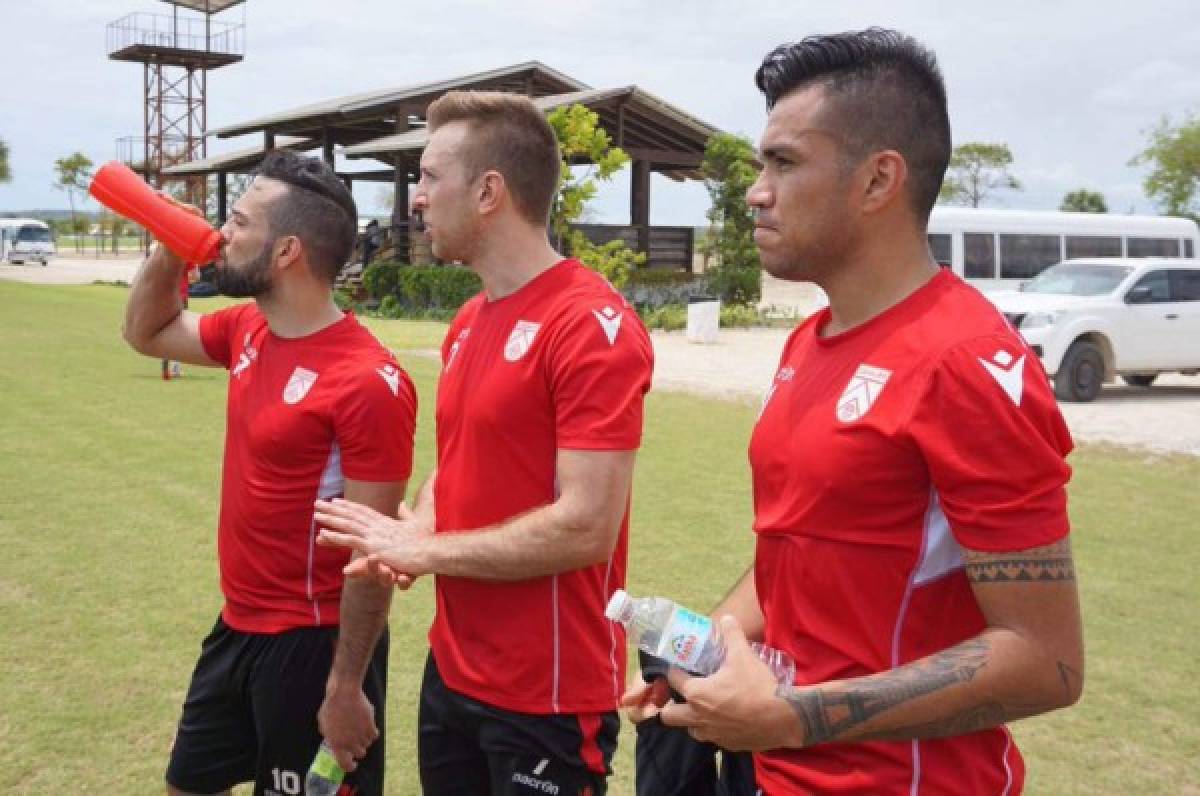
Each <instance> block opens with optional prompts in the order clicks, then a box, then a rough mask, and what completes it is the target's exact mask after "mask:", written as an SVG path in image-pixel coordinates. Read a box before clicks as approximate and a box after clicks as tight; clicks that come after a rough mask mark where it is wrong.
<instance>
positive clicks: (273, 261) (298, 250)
mask: <svg viewBox="0 0 1200 796" xmlns="http://www.w3.org/2000/svg"><path fill="white" fill-rule="evenodd" d="M356 215H357V214H356V210H355V206H354V199H353V197H351V195H350V192H349V191H348V190H347V189H346V187H345V186H344V185H343V184H342V182H341V180H339V179H338V177H337V175H335V174H334V173H333V171H332V170H331V169H330V168H329V167H328V166H326V165H325V164H323V163H322V162H321V161H319V160H315V159H312V158H305V157H302V156H300V155H296V154H294V153H292V152H287V151H279V152H274V153H272V154H270V155H268V157H267V158H266V159H265V160H264V161H263V164H262V166H261V167H260V169H259V170H258V173H257V176H256V177H255V179H254V182H253V183H251V185H250V187H249V189H248V190H247V191H246V193H245V194H244V195H243V196H242V197H241V198H240V199H239V200H238V201H237V203H236V204H235V205H234V206H233V214H232V216H231V218H230V219H229V222H228V223H227V224H226V225H225V226H224V227H223V228H222V230H221V236H222V238H223V243H224V245H223V254H222V256H221V257H220V258H219V260H218V262H217V271H216V277H217V285H218V287H219V288H220V289H221V291H222V292H224V293H225V294H226V295H231V296H242V297H248V298H253V299H254V301H252V302H249V303H245V304H240V305H238V306H235V307H231V308H229V309H225V310H221V311H218V312H214V313H211V314H208V315H196V314H193V313H190V312H186V311H184V310H183V309H182V306H181V302H180V299H179V295H178V292H177V285H178V284H179V280H180V275H181V274H182V272H183V268H184V263H183V262H182V261H181V260H180V259H179V258H178V257H176V256H175V255H173V254H171V253H170V252H169V251H168V250H167V249H166V248H165V247H164V246H161V245H159V246H157V247H156V248H155V250H154V251H153V252H152V253H151V254H150V256H149V257H148V258H147V260H146V262H145V263H144V264H143V266H142V268H141V270H140V271H139V273H138V276H137V278H136V279H135V281H134V285H133V289H132V291H131V293H130V297H129V304H128V307H127V309H126V315H125V338H126V340H128V342H129V344H130V345H131V346H133V347H134V348H135V349H136V350H137V351H139V352H140V353H142V354H145V355H147V356H152V357H165V358H170V359H173V360H178V361H182V362H188V363H191V364H195V365H207V366H212V367H224V368H226V369H228V370H229V395H228V409H227V415H226V417H227V427H226V436H225V459H224V466H223V472H222V483H221V511H220V520H219V527H218V533H217V548H218V554H219V560H220V572H221V590H222V592H223V593H224V597H225V602H224V607H223V608H222V610H221V615H220V617H219V618H218V619H217V622H216V625H215V626H214V627H213V629H212V632H211V633H210V634H209V636H208V637H207V638H206V639H205V641H204V643H203V646H202V649H201V653H200V658H199V660H198V661H197V663H196V668H195V672H194V674H193V676H192V681H191V685H190V687H189V688H188V693H187V698H186V701H185V702H184V706H183V716H182V718H181V719H180V722H179V729H178V732H177V734H176V737H175V745H174V748H173V750H172V752H171V759H170V764H169V766H168V768H167V773H166V780H167V792H168V793H169V794H173V795H177V794H215V793H228V792H229V789H230V788H231V787H232V786H233V785H235V784H237V783H241V782H247V781H253V782H254V783H255V790H254V792H255V794H263V793H267V792H271V793H298V792H299V783H300V782H302V781H303V778H304V772H305V770H306V769H307V768H308V765H309V763H310V761H311V760H312V758H313V755H314V754H315V753H316V751H317V748H318V745H319V743H320V741H321V737H322V736H323V737H324V739H325V741H326V743H327V744H328V745H329V746H330V747H331V749H332V750H333V751H334V754H335V755H336V756H337V758H338V760H339V763H340V764H341V766H342V767H343V768H345V769H347V770H349V771H350V772H351V773H350V774H349V775H348V776H347V779H346V782H347V787H349V788H350V789H351V790H350V792H352V793H354V794H362V795H367V794H374V795H375V796H378V795H379V794H382V793H383V757H384V755H383V739H382V732H383V715H384V689H385V683H386V674H387V638H386V630H385V625H386V619H387V612H388V607H389V605H390V599H391V592H392V589H391V588H390V586H383V585H380V584H377V583H376V582H374V581H371V580H354V581H345V582H344V579H343V575H342V568H343V567H344V566H345V565H346V564H347V562H348V561H349V559H350V557H349V556H348V555H347V554H346V553H345V552H343V551H338V550H335V549H331V548H327V547H318V546H317V545H316V526H315V525H314V523H313V511H312V506H313V501H314V500H315V499H316V498H318V497H334V496H342V495H344V496H345V497H346V499H348V500H353V501H357V502H358V503H361V504H364V505H367V506H373V507H374V508H376V509H377V510H378V511H380V512H382V513H384V514H387V515H394V514H395V511H396V506H397V504H398V503H399V502H400V500H401V499H402V498H403V496H404V489H405V485H406V482H407V479H408V477H409V474H410V471H411V466H412V445H413V429H414V424H415V410H416V396H415V393H414V391H413V388H412V385H411V383H410V382H409V380H408V377H407V375H406V374H405V373H404V371H402V370H401V369H400V367H399V365H398V364H397V362H396V360H395V359H394V358H393V356H392V355H391V353H390V352H388V351H387V349H385V348H384V347H383V346H382V345H381V344H380V343H379V342H378V341H377V340H376V339H375V338H374V337H372V336H371V334H370V333H369V332H368V331H367V330H366V329H365V328H364V327H363V326H362V325H361V324H359V322H358V321H357V320H356V319H355V318H354V317H353V316H352V315H349V314H346V313H343V312H342V311H341V310H339V309H338V307H337V305H336V304H335V303H334V301H333V282H334V279H335V278H336V276H337V274H338V271H339V270H340V269H341V267H342V265H343V264H344V263H345V262H346V260H347V259H348V258H349V257H350V254H351V251H352V249H353V246H354V236H355V223H356V222H355V219H356Z"/></svg>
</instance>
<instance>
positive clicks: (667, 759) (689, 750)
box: [635, 652, 761, 796]
mask: <svg viewBox="0 0 1200 796" xmlns="http://www.w3.org/2000/svg"><path fill="white" fill-rule="evenodd" d="M638 660H639V662H640V663H641V666H642V679H644V680H645V681H646V682H650V680H652V679H654V678H657V677H666V676H667V669H668V668H669V666H668V664H667V662H666V661H664V660H662V659H661V658H656V657H654V656H653V655H649V654H647V653H645V652H639V653H638ZM671 698H672V699H673V700H675V701H676V702H686V701H687V700H686V699H684V698H683V696H682V695H680V694H678V693H676V692H675V691H673V690H672V691H671ZM636 750H637V751H636V753H635V759H636V771H635V781H636V782H637V794H638V796H756V795H757V794H759V793H760V792H761V791H759V789H758V786H757V785H755V784H754V759H753V758H752V757H751V755H750V753H749V752H727V751H725V750H723V749H721V748H719V747H717V746H714V745H713V744H710V743H704V742H702V741H697V740H696V739H694V738H692V736H690V735H688V733H687V731H686V730H682V729H679V728H678V727H667V726H665V725H664V724H663V723H662V722H661V721H659V720H658V718H657V717H655V718H653V719H648V720H647V721H643V722H642V723H641V724H639V725H637V746H636ZM718 758H720V765H719V766H718V765H717V760H718Z"/></svg>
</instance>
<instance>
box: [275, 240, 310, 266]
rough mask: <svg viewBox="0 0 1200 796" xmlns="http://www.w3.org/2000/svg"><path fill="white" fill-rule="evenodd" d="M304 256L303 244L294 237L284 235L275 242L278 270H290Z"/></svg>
mask: <svg viewBox="0 0 1200 796" xmlns="http://www.w3.org/2000/svg"><path fill="white" fill-rule="evenodd" d="M303 255H304V244H303V243H302V242H301V241H300V239H299V238H298V237H296V236H295V235H284V236H283V237H281V238H279V239H278V240H276V241H275V259H276V261H277V262H278V263H279V267H280V268H290V267H292V266H293V265H295V264H296V263H297V262H298V261H299V260H300V259H301V258H302V257H303Z"/></svg>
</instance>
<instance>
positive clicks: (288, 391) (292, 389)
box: [283, 367, 317, 404]
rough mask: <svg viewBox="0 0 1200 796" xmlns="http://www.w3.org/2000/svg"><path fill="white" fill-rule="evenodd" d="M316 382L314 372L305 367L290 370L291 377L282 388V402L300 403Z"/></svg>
mask: <svg viewBox="0 0 1200 796" xmlns="http://www.w3.org/2000/svg"><path fill="white" fill-rule="evenodd" d="M316 383H317V374H316V373H313V372H312V371H311V370H308V369H307V368H301V367H297V368H296V369H295V370H293V371H292V377H291V378H290V379H288V383H287V386H286V387H284V388H283V402H284V403H285V404H297V403H300V401H302V400H304V396H306V395H308V391H309V390H311V389H312V386H313V385H314V384H316Z"/></svg>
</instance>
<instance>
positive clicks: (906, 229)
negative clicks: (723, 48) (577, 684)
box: [624, 29, 1083, 794]
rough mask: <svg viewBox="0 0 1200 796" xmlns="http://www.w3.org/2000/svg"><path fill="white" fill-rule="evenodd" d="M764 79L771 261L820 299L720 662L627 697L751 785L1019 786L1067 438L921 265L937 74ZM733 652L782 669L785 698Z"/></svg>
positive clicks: (1063, 536)
mask: <svg viewBox="0 0 1200 796" xmlns="http://www.w3.org/2000/svg"><path fill="white" fill-rule="evenodd" d="M756 79H757V83H758V86H759V88H760V89H761V90H762V91H763V93H764V94H765V95H766V98H767V107H768V108H769V111H770V114H769V117H768V123H767V129H766V131H765V132H764V134H763V138H762V143H761V150H762V162H763V170H762V173H761V174H760V176H759V178H758V181H757V182H756V183H755V184H754V186H753V187H752V188H751V189H750V191H749V195H748V198H749V201H750V203H751V205H752V206H753V207H754V208H755V209H756V210H757V212H758V222H757V227H756V230H755V240H756V242H757V244H758V247H759V251H760V253H761V257H762V263H763V267H764V268H765V269H766V270H767V271H768V272H769V273H771V274H773V275H774V276H777V277H780V278H783V279H790V280H797V281H799V280H808V281H813V282H815V283H817V284H818V285H820V286H821V287H822V288H824V290H825V292H826V293H827V294H828V296H829V307H828V308H827V309H826V310H824V311H822V312H820V313H818V314H817V315H815V316H813V317H812V318H810V319H808V320H807V321H806V322H805V323H803V324H801V326H800V327H798V328H797V329H796V331H795V332H794V333H793V334H792V336H791V337H790V338H789V340H788V342H787V344H786V346H785V348H784V351H783V355H782V358H781V361H780V366H779V370H778V371H777V373H776V376H775V379H774V382H773V384H772V385H771V387H770V389H769V390H768V392H767V395H766V399H765V402H764V406H763V410H762V414H761V416H760V418H759V420H758V423H757V426H756V428H755V431H754V434H753V437H752V439H751V442H750V461H751V467H752V470H753V476H754V504H755V523H754V530H755V532H756V533H757V547H756V551H755V558H754V565H753V567H752V568H751V570H750V571H749V572H747V573H746V575H745V576H744V577H743V578H742V579H741V581H740V582H739V583H738V584H737V585H736V586H735V587H734V589H733V591H732V592H731V593H730V594H729V596H728V597H726V599H725V600H724V601H722V603H721V605H720V606H718V608H717V610H716V612H715V615H717V616H720V617H722V618H721V626H722V628H723V631H724V632H725V634H726V637H727V643H728V650H729V651H728V656H727V660H726V664H725V666H724V667H723V668H722V670H721V671H720V672H718V673H717V674H715V675H713V676H712V677H709V678H694V679H693V678H688V677H687V676H686V675H684V674H683V673H681V672H675V671H673V672H672V674H671V678H670V679H671V681H672V685H673V686H674V687H675V688H676V689H677V690H678V691H679V692H680V693H681V694H682V695H683V696H684V697H685V698H686V699H687V702H686V704H676V703H669V704H666V705H665V706H662V707H661V709H660V708H659V705H661V703H662V701H663V700H662V694H663V689H662V687H661V686H657V687H655V686H643V685H638V686H635V687H634V688H632V689H631V690H630V691H629V692H628V693H627V694H626V696H625V698H624V702H625V704H626V705H627V706H628V707H629V709H630V714H631V716H632V717H633V718H634V719H635V720H640V719H643V718H647V717H650V716H653V715H655V714H658V715H659V716H660V717H661V720H662V721H663V723H664V724H667V725H673V726H679V727H685V728H687V729H688V731H689V732H690V733H691V735H692V736H693V737H695V738H696V739H699V740H703V741H711V742H714V743H716V744H719V745H720V746H722V747H724V748H726V749H734V750H743V749H749V750H753V751H754V752H755V753H756V754H755V756H754V757H755V773H756V777H757V780H758V784H759V786H760V787H761V788H762V789H763V791H764V792H765V793H767V794H794V793H872V794H880V793H883V794H902V793H903V794H916V793H930V794H932V793H956V794H959V793H970V794H974V793H997V794H999V793H1010V794H1011V793H1018V792H1020V790H1021V788H1022V785H1023V782H1024V766H1023V763H1022V760H1021V756H1020V754H1019V753H1018V752H1017V749H1016V746H1015V745H1014V743H1013V740H1012V736H1011V735H1010V734H1009V732H1008V730H1007V729H1006V728H1005V726H1004V724H1005V722H1007V721H1011V720H1014V719H1019V718H1022V717H1025V716H1032V715H1035V714H1038V713H1043V712H1045V711H1049V710H1053V709H1055V708H1059V707H1063V706H1066V705H1070V704H1072V703H1073V702H1075V701H1076V700H1077V699H1078V698H1079V695H1080V693H1081V689H1082V685H1083V642H1082V631H1081V627H1080V616H1079V605H1078V598H1077V593H1076V584H1075V574H1074V566H1073V563H1072V558H1071V549H1070V544H1069V541H1068V538H1069V536H1068V535H1069V526H1068V521H1067V510H1066V493H1065V485H1066V482H1067V480H1068V478H1069V476H1070V469H1069V468H1068V466H1067V465H1066V463H1065V461H1064V458H1065V456H1066V455H1067V453H1068V452H1069V451H1070V450H1071V447H1072V443H1071V439H1070V436H1069V434H1068V432H1067V429H1066V426H1065V424H1064V423H1063V419H1062V416H1061V415H1060V414H1059V411H1058V408H1057V405H1056V404H1055V402H1054V399H1053V397H1052V395H1051V393H1050V390H1049V386H1048V381H1047V378H1046V375H1045V373H1044V372H1043V370H1042V368H1041V366H1040V363H1039V362H1038V359H1037V357H1036V356H1035V355H1034V353H1033V352H1032V351H1031V350H1030V349H1029V348H1028V347H1027V346H1026V345H1025V343H1024V341H1023V340H1022V339H1021V337H1020V336H1019V335H1018V334H1017V333H1016V332H1015V331H1014V330H1013V329H1012V328H1011V327H1010V326H1009V325H1008V324H1007V323H1006V322H1005V320H1004V319H1003V318H1002V317H1001V316H1000V315H999V314H998V313H997V312H996V310H995V309H994V308H993V307H992V306H991V305H990V304H989V303H988V302H987V300H986V299H984V298H983V297H982V296H981V295H980V294H979V293H978V292H976V291H975V290H974V289H973V288H971V287H968V286H967V285H966V284H964V283H963V282H962V281H961V280H960V279H959V278H958V277H956V276H955V275H954V274H953V273H951V272H950V271H948V270H942V269H939V268H938V266H937V265H936V264H935V263H934V261H933V259H932V258H931V256H930V254H929V248H928V245H927V242H926V231H925V230H926V224H927V221H928V217H929V212H930V210H931V208H932V206H933V203H934V201H935V199H936V198H937V194H938V189H939V187H940V185H941V182H942V177H943V175H944V172H945V169H946V164H947V161H948V159H949V156H950V127H949V121H948V114H947V110H946V96H945V88H944V85H943V82H942V77H941V74H940V72H939V70H938V67H937V65H936V61H935V59H934V57H933V55H932V54H931V53H929V52H928V51H927V50H925V49H924V48H923V47H921V46H920V45H919V44H917V43H916V42H915V41H913V40H912V39H911V38H909V37H907V36H904V35H902V34H899V33H896V32H894V31H886V30H879V29H871V30H867V31H863V32H859V33H846V34H838V35H831V36H814V37H810V38H807V39H804V40H803V41H801V42H799V43H796V44H789V45H784V46H782V47H779V48H778V49H776V50H775V51H774V52H772V53H771V54H770V55H768V56H767V58H766V60H765V61H764V62H763V64H762V66H761V67H760V69H759V71H758V73H757V76H756ZM747 638H751V639H761V640H763V641H765V642H766V643H767V644H769V645H771V646H774V647H778V648H781V649H784V650H786V651H788V652H790V653H791V654H792V656H793V657H794V658H795V659H796V663H797V673H796V680H795V683H794V684H790V685H784V686H781V687H777V686H776V684H775V682H774V680H773V679H772V677H771V675H770V673H769V671H768V670H767V668H766V666H764V665H763V664H762V663H760V662H759V661H758V659H757V658H756V657H755V656H754V654H753V653H752V652H751V650H750V648H749V647H748V645H747V643H746V639H747Z"/></svg>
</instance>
